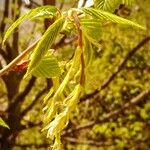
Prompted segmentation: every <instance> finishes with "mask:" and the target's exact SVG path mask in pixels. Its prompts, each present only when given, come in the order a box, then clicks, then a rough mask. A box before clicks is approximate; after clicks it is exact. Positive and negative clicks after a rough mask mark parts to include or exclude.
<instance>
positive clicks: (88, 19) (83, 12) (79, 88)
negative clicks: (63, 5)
mask: <svg viewBox="0 0 150 150" xmlns="http://www.w3.org/2000/svg"><path fill="white" fill-rule="evenodd" d="M121 3H125V4H129V1H119V0H118V1H117V0H116V1H114V2H110V1H98V0H97V1H95V8H81V9H69V10H68V11H64V12H59V15H57V13H56V12H57V9H56V8H55V7H51V6H43V7H40V8H36V9H34V10H31V11H30V12H29V13H28V14H27V15H24V16H23V17H21V18H19V19H18V20H17V21H16V22H15V23H13V25H12V26H11V27H10V28H9V29H8V31H7V32H6V34H5V37H4V41H5V40H6V39H7V37H8V36H9V35H10V33H11V32H12V31H13V30H14V29H15V28H16V27H17V26H18V25H19V24H20V23H22V22H23V21H24V20H26V19H33V18H37V17H44V18H45V16H46V17H47V16H49V15H50V16H52V17H54V16H55V21H54V23H53V24H51V25H50V26H49V28H48V29H47V30H46V32H45V33H44V34H43V36H42V37H41V39H40V41H39V42H38V44H37V46H36V47H35V49H34V51H33V53H32V55H31V62H30V64H29V66H28V69H27V73H26V75H25V76H28V75H30V74H33V75H35V76H38V77H45V78H50V77H55V78H53V88H52V89H51V90H50V91H49V93H48V94H47V96H46V97H45V98H44V105H45V107H44V115H45V117H44V121H43V122H44V126H45V127H44V129H43V130H47V137H50V138H51V139H55V141H54V146H53V149H55V150H60V149H61V140H60V135H61V132H62V130H63V129H64V128H65V127H66V125H67V124H68V122H69V119H70V118H71V115H72V112H74V111H75V109H76V107H77V104H78V100H79V98H80V96H81V95H82V93H83V87H84V85H86V84H85V83H84V78H85V77H87V78H88V73H87V72H88V71H89V70H88V69H87V68H86V67H87V66H88V68H90V69H91V68H92V67H91V66H92V65H93V64H94V65H93V66H94V67H93V68H92V69H93V70H94V69H95V70H96V71H94V73H95V72H96V73H97V76H98V77H99V72H98V69H100V70H104V68H107V67H109V63H110V62H108V61H109V60H110V58H113V55H115V54H112V55H111V54H110V51H112V49H109V51H106V52H104V57H103V58H101V59H100V60H101V62H100V61H99V60H98V61H97V60H96V59H95V61H94V62H93V56H94V53H95V52H96V50H98V49H97V48H100V46H101V45H100V43H99V41H100V40H101V38H102V33H103V32H102V25H103V23H104V22H105V21H110V22H114V23H118V24H124V25H131V26H134V27H138V28H140V29H145V28H144V27H142V26H141V25H139V24H137V23H135V22H132V21H130V20H127V19H124V18H122V17H119V16H117V15H114V14H112V13H111V12H113V11H114V10H115V9H116V8H118V6H119V4H121ZM62 29H63V30H62ZM68 29H69V30H68ZM71 30H73V31H71ZM61 31H63V33H64V34H65V33H67V36H72V35H73V34H74V35H76V36H78V43H77V42H76V43H75V44H74V47H75V48H74V49H75V50H74V53H73V56H72V58H71V59H70V60H68V62H67V65H68V66H67V65H66V66H67V67H68V68H67V67H66V68H67V69H66V70H67V73H66V72H64V73H63V74H61V71H60V68H59V65H58V62H57V59H56V58H55V57H57V55H54V56H52V55H49V54H48V49H49V48H52V45H53V44H54V43H55V41H56V39H57V37H58V36H59V33H60V32H61ZM119 50H120V49H119ZM119 50H118V49H117V50H116V51H119ZM58 53H59V52H58ZM115 53H117V52H115ZM55 54H56V53H55ZM84 59H85V60H84ZM96 61H97V62H96ZM105 62H106V63H105ZM99 63H104V64H105V65H106V66H102V68H100V67H101V66H100V65H99ZM96 65H97V67H95V66H96ZM89 66H90V67H89ZM85 68H86V69H87V70H86V69H85ZM92 69H91V70H92ZM109 69H110V68H108V69H107V70H106V72H105V73H106V74H107V73H108V72H109ZM111 69H112V68H111ZM89 72H90V71H89ZM85 73H87V74H85ZM89 74H90V73H89ZM92 74H93V72H92ZM94 75H95V74H94ZM94 75H93V76H92V78H93V77H94ZM90 76H91V75H90ZM102 77H103V78H105V75H104V76H102ZM98 79H99V78H98ZM56 80H57V82H56ZM114 82H116V85H117V84H118V85H120V86H119V88H118V87H116V88H113V87H112V86H110V89H111V92H113V93H109V92H108V94H107V95H106V98H107V103H108V104H110V103H112V101H113V97H117V98H118V99H117V101H116V102H115V103H113V104H114V105H113V106H111V108H110V110H111V109H113V107H115V106H116V105H117V104H119V102H120V101H119V100H120V98H121V95H120V94H119V92H118V91H121V88H122V86H123V85H125V81H124V80H123V81H122V80H121V79H120V80H119V79H118V80H116V81H114ZM99 83H100V82H98V85H99ZM97 88H98V86H97ZM87 89H88V88H87ZM144 113H145V112H142V111H141V115H142V116H143V117H144V118H146V116H145V114H144ZM109 125H110V126H111V127H114V128H117V124H115V123H114V124H113V123H112V124H109ZM138 125H139V124H137V126H138ZM135 126H136V125H135ZM135 126H134V127H135ZM135 128H136V127H135ZM102 129H103V130H106V126H104V127H103V128H102ZM140 129H141V128H140ZM140 129H139V128H138V127H137V128H136V129H135V130H136V131H138V130H140ZM96 130H100V128H99V127H98V129H96ZM136 131H135V132H136ZM98 132H99V131H98ZM101 132H104V131H102V130H101ZM110 132H111V131H110V130H108V135H107V134H106V138H110V137H111V136H110V134H109V133H110ZM116 132H117V133H114V135H115V136H116V135H120V134H126V135H127V132H128V130H127V129H126V128H121V129H118V130H117V129H116ZM127 137H128V135H127ZM116 143H118V145H119V146H118V147H122V145H123V143H121V142H120V141H118V142H116Z"/></svg>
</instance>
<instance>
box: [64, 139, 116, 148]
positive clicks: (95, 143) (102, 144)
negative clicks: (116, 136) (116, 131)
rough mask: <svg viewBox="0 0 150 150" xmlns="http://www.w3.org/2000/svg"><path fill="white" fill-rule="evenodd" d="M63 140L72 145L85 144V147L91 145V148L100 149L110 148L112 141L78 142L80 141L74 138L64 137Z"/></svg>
mask: <svg viewBox="0 0 150 150" xmlns="http://www.w3.org/2000/svg"><path fill="white" fill-rule="evenodd" d="M63 140H66V141H68V142H70V143H73V144H85V145H93V146H96V147H100V146H110V145H112V144H114V143H113V141H105V142H104V141H102V142H100V141H94V140H86V141H85V140H80V139H76V138H72V137H64V138H63Z"/></svg>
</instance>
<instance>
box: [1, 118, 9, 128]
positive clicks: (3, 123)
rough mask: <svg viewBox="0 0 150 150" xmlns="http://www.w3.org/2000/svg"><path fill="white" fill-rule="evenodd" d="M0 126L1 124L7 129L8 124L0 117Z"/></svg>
mask: <svg viewBox="0 0 150 150" xmlns="http://www.w3.org/2000/svg"><path fill="white" fill-rule="evenodd" d="M0 126H3V127H5V128H8V129H9V126H8V125H7V124H6V123H5V122H4V121H3V119H2V118H1V117H0Z"/></svg>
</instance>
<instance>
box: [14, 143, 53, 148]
mask: <svg viewBox="0 0 150 150" xmlns="http://www.w3.org/2000/svg"><path fill="white" fill-rule="evenodd" d="M13 146H16V147H21V148H27V147H35V148H43V147H49V146H50V144H48V143H43V144H36V143H33V144H14V145H13Z"/></svg>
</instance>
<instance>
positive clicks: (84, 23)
mask: <svg viewBox="0 0 150 150" xmlns="http://www.w3.org/2000/svg"><path fill="white" fill-rule="evenodd" d="M80 23H81V28H82V31H83V32H84V33H86V34H88V35H89V36H90V37H92V38H93V39H94V40H96V41H97V42H99V40H100V39H101V35H102V31H101V23H100V20H98V19H82V20H81V21H80Z"/></svg>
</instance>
